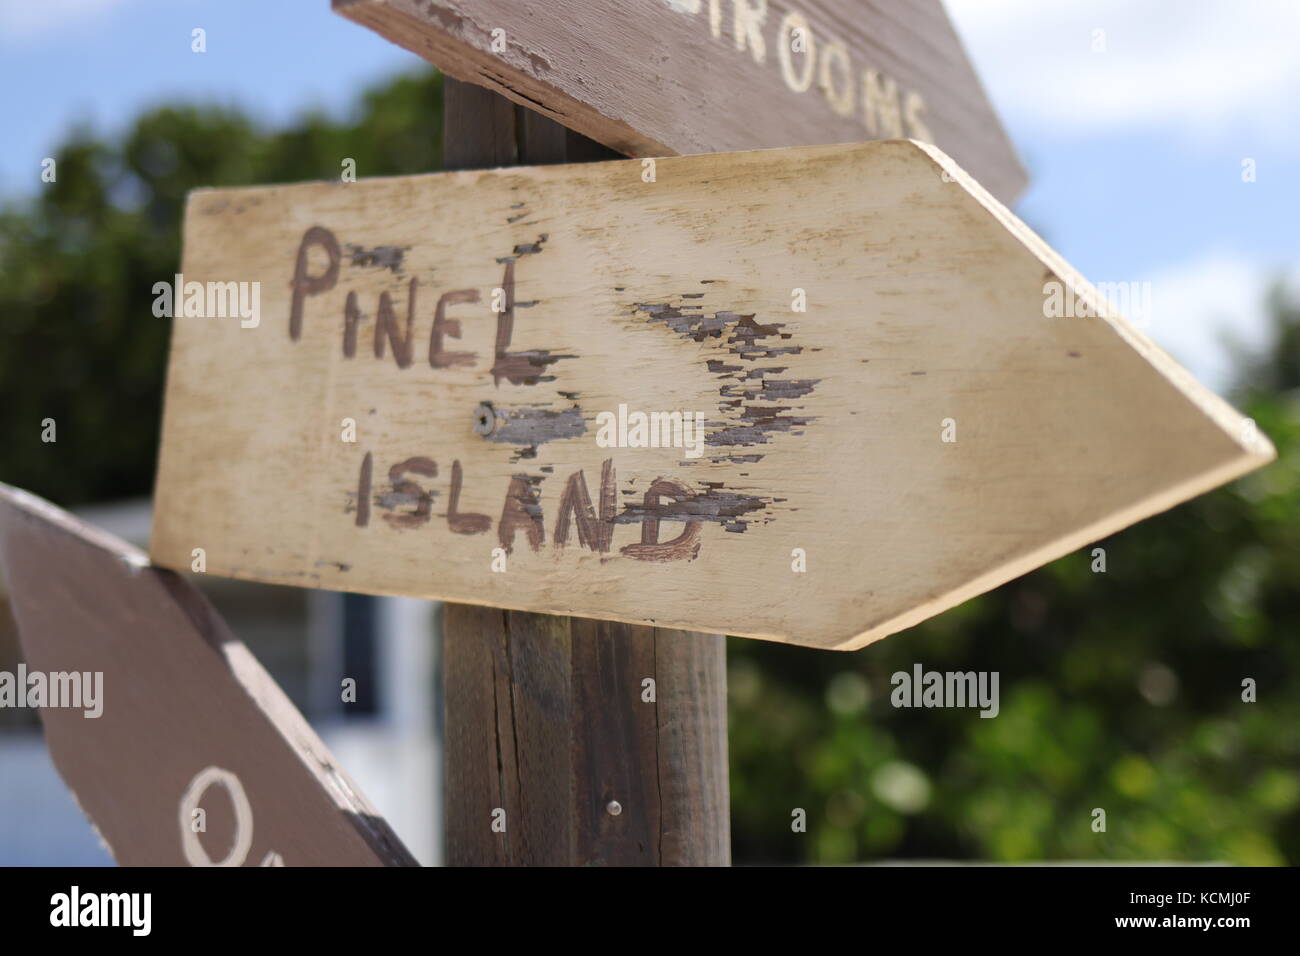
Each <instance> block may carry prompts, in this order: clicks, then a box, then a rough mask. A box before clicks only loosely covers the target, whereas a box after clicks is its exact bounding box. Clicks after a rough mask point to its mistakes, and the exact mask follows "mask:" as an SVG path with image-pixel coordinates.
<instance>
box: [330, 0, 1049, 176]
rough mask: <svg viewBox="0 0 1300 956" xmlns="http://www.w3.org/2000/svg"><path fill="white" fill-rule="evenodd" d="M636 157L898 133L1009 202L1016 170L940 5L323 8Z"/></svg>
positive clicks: (500, 3) (366, 3)
mask: <svg viewBox="0 0 1300 956" xmlns="http://www.w3.org/2000/svg"><path fill="white" fill-rule="evenodd" d="M333 6H334V9H335V10H336V11H337V12H339V13H341V14H343V15H344V16H345V17H348V18H349V19H351V20H354V21H356V22H357V23H361V24H363V25H365V26H367V27H370V28H371V29H373V30H375V31H377V32H378V33H380V34H382V35H383V36H385V37H387V38H388V39H389V40H392V41H393V42H394V43H398V44H400V45H401V46H404V47H406V48H407V49H408V50H411V51H413V52H415V53H417V54H419V55H420V56H422V57H424V58H425V59H427V60H429V61H430V62H432V63H433V64H435V65H436V66H437V67H438V68H439V69H441V70H443V71H444V72H445V73H447V74H448V75H450V76H453V77H455V78H456V79H459V80H465V81H467V82H472V83H478V84H480V85H482V86H486V87H488V88H489V89H493V90H496V91H497V92H498V93H501V94H503V95H505V96H507V97H509V98H510V99H512V100H514V101H515V102H516V103H519V104H520V105H522V106H527V107H529V108H530V109H533V110H537V111H539V112H541V113H544V114H546V115H547V116H549V117H551V118H552V119H554V120H558V121H559V122H560V123H562V124H564V125H565V126H567V127H569V128H570V129H572V130H576V131H577V132H579V133H582V134H583V135H584V136H589V137H591V138H592V139H594V140H597V141H598V142H601V143H604V144H605V145H606V146H610V147H612V148H614V149H616V150H618V151H619V152H622V153H626V154H628V155H631V156H664V155H672V154H676V153H705V152H719V151H722V150H736V149H754V148H762V147H771V146H803V145H810V146H811V145H816V144H819V143H846V142H857V141H859V140H866V139H902V138H904V137H906V138H908V139H916V140H923V141H925V142H930V143H936V144H937V145H939V146H940V147H941V148H943V149H944V150H945V151H947V152H948V153H949V154H950V155H951V156H952V157H953V158H955V159H956V160H957V161H958V162H959V163H961V164H962V166H964V167H965V168H966V169H968V170H969V171H970V172H971V174H972V175H973V176H975V178H976V179H978V180H979V181H980V182H981V183H982V184H983V185H984V186H985V188H987V189H988V190H989V191H990V192H991V193H993V194H994V195H995V196H997V197H998V198H999V199H1001V200H1002V201H1003V202H1011V201H1012V200H1013V199H1015V198H1016V196H1017V195H1018V194H1019V192H1020V190H1021V189H1023V188H1024V185H1025V174H1024V171H1023V170H1022V169H1021V167H1020V162H1019V160H1018V159H1017V158H1016V155H1015V151H1014V150H1013V149H1012V147H1011V144H1010V142H1009V141H1008V139H1007V135H1006V132H1005V131H1004V130H1003V128H1002V124H1001V122H1000V121H999V120H998V117H997V115H996V114H995V113H994V111H993V107H992V105H991V104H990V103H989V101H988V98H987V97H986V96H985V95H984V91H983V89H982V88H981V87H980V83H979V79H978V78H977V77H976V75H975V71H974V69H973V68H972V67H971V64H970V61H969V59H968V58H967V57H966V52H965V50H964V49H963V48H962V44H961V40H960V39H959V38H958V37H957V34H956V32H955V31H954V30H953V26H952V22H951V21H950V20H949V19H948V16H947V14H946V13H945V12H944V9H943V4H942V3H941V2H940V0H887V2H879V0H877V2H873V3H863V2H861V0H797V2H793V3H791V2H789V0H638V2H631V0H547V2H546V3H541V4H527V3H520V2H518V0H333Z"/></svg>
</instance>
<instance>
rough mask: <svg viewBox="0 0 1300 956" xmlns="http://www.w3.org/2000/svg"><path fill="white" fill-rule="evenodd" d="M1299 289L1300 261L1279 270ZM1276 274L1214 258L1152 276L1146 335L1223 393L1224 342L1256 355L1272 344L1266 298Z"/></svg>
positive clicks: (1226, 376) (1227, 373) (1226, 374)
mask: <svg viewBox="0 0 1300 956" xmlns="http://www.w3.org/2000/svg"><path fill="white" fill-rule="evenodd" d="M1278 272H1280V273H1282V275H1283V277H1284V279H1285V280H1286V281H1288V284H1289V286H1290V288H1291V289H1300V260H1297V261H1295V262H1293V263H1291V265H1290V268H1289V269H1279V270H1278ZM1278 272H1268V271H1266V270H1262V269H1261V268H1260V266H1259V263H1256V262H1251V261H1248V260H1246V259H1243V258H1240V257H1238V256H1235V255H1226V254H1220V253H1210V254H1206V255H1204V256H1200V257H1198V258H1196V259H1193V260H1189V261H1187V262H1182V263H1179V264H1177V265H1175V266H1171V267H1169V268H1168V269H1165V270H1163V271H1161V272H1160V273H1158V274H1157V275H1154V276H1152V277H1151V280H1150V281H1151V320H1150V321H1149V322H1146V323H1141V327H1142V330H1143V331H1144V332H1145V333H1146V334H1147V335H1149V336H1151V338H1153V339H1155V340H1156V342H1157V343H1159V345H1160V346H1161V348H1163V349H1164V350H1165V351H1166V352H1168V353H1169V354H1170V355H1172V356H1173V357H1174V358H1176V359H1177V360H1178V361H1179V362H1180V363H1182V365H1183V366H1184V367H1186V368H1187V370H1188V371H1190V372H1191V373H1192V374H1193V375H1195V376H1196V378H1197V379H1199V380H1200V381H1201V382H1203V383H1204V384H1205V385H1207V386H1209V387H1210V388H1212V389H1214V390H1216V391H1219V392H1222V391H1224V390H1225V389H1226V388H1227V387H1229V386H1230V385H1231V384H1232V380H1231V379H1232V371H1233V369H1232V354H1231V352H1230V351H1229V350H1228V348H1226V346H1225V337H1230V338H1231V339H1232V340H1233V341H1235V342H1237V343H1239V344H1240V345H1242V346H1245V347H1247V348H1249V349H1252V350H1257V349H1260V348H1262V347H1263V346H1264V345H1266V344H1267V341H1268V330H1269V323H1268V313H1267V311H1266V302H1265V296H1266V295H1267V292H1268V289H1269V286H1270V283H1271V282H1272V281H1273V280H1274V278H1276V277H1277V275H1278Z"/></svg>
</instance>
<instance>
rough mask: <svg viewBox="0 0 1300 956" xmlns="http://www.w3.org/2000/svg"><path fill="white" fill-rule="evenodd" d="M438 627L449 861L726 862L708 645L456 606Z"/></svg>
mask: <svg viewBox="0 0 1300 956" xmlns="http://www.w3.org/2000/svg"><path fill="white" fill-rule="evenodd" d="M444 629H445V631H446V633H447V654H446V657H445V675H446V677H445V680H446V700H447V709H446V724H445V725H446V728H447V737H446V747H447V821H448V826H447V860H448V862H449V863H450V864H452V865H454V866H464V865H512V866H638V865H639V866H683V865H691V866H705V865H719V864H722V865H725V864H726V863H727V862H729V860H730V852H731V851H730V844H731V837H730V826H729V820H728V812H729V808H728V803H727V793H728V787H727V746H726V741H727V737H726V693H725V688H726V674H725V672H724V662H725V651H724V642H723V638H722V637H720V636H718V635H708V634H687V633H683V632H677V631H668V630H664V629H659V628H650V627H638V626H635V625H628V624H618V623H613V622H606V621H592V620H585V619H582V618H571V617H562V616H553V615H546V614H530V613H525V612H518V611H500V610H496V609H494V608H485V607H475V606H472V605H461V604H450V605H448V606H447V612H446V617H445V619H444ZM647 678H648V679H649V680H651V681H653V684H651V685H646V684H644V683H643V682H644V681H645V680H646V679H647ZM484 687H486V688H488V689H489V691H490V692H486V693H485V692H484ZM651 692H653V697H651V696H650V695H651ZM611 803H617V805H618V808H617V809H618V812H617V813H611V812H610V805H611ZM498 810H499V811H502V812H503V814H504V816H502V817H499V818H497V820H498V821H499V824H498V825H499V827H500V828H499V829H493V826H492V824H493V822H494V817H493V813H494V812H495V811H498Z"/></svg>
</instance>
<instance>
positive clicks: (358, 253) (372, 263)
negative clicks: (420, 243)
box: [347, 243, 410, 275]
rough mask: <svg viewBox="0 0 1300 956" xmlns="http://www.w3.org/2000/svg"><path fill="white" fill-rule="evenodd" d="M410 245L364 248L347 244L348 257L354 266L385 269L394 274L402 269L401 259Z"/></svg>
mask: <svg viewBox="0 0 1300 956" xmlns="http://www.w3.org/2000/svg"><path fill="white" fill-rule="evenodd" d="M409 249H410V246H375V247H374V248H373V249H366V248H363V247H362V246H357V245H353V244H352V243H348V244H347V250H348V252H347V254H348V258H349V259H350V260H351V264H352V266H353V267H354V268H359V269H387V270H389V271H390V272H392V273H393V274H394V275H396V274H397V273H399V272H401V271H402V260H403V259H405V258H406V253H407V250H409Z"/></svg>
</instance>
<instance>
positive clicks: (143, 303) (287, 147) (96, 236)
mask: <svg viewBox="0 0 1300 956" xmlns="http://www.w3.org/2000/svg"><path fill="white" fill-rule="evenodd" d="M441 138H442V93H441V81H440V78H439V76H438V75H437V74H435V73H432V72H430V73H427V74H424V75H421V76H418V77H408V78H401V79H398V80H395V81H393V82H391V83H389V84H387V85H386V86H384V87H383V88H381V89H377V90H374V91H372V92H370V93H367V94H366V95H365V96H364V98H363V103H362V108H361V109H360V110H359V111H358V115H357V117H356V118H355V119H345V120H341V121H332V120H330V119H328V118H326V117H323V116H309V117H307V118H305V119H304V120H302V121H301V122H299V123H297V124H296V125H294V126H293V127H291V128H289V129H285V130H281V131H275V132H270V131H265V130H260V129H258V128H256V127H255V126H254V125H253V124H252V123H250V122H249V120H248V119H246V118H245V117H244V116H242V115H241V114H239V113H237V112H233V111H230V110H226V109H220V108H215V107H193V106H175V107H165V108H161V109H156V110H153V111H151V112H149V113H146V114H145V115H143V116H141V117H140V118H139V119H138V120H137V121H136V123H135V124H134V126H133V127H132V128H131V129H130V130H128V131H127V132H126V133H125V134H124V135H122V136H121V137H119V138H117V139H114V140H111V141H109V140H105V139H102V138H99V137H97V136H95V135H94V134H93V133H92V132H91V131H89V130H85V129H81V130H77V131H74V132H73V133H72V135H71V136H70V137H69V140H68V142H67V143H66V145H64V146H63V148H62V149H60V150H58V151H57V152H56V153H55V160H56V162H57V167H56V168H57V178H56V180H55V182H53V183H49V184H45V185H43V187H42V191H41V193H40V194H39V196H38V198H37V199H36V200H35V201H34V202H33V203H30V204H25V205H23V206H21V207H19V208H9V209H6V210H4V211H2V212H0V434H3V435H4V436H5V442H6V447H5V450H4V453H3V455H0V480H2V481H6V482H9V483H10V484H14V485H18V486H20V487H23V488H27V489H28V490H30V491H33V492H35V493H37V494H40V495H43V496H44V497H47V498H50V499H52V500H53V501H56V502H58V503H59V504H63V505H76V504H80V503H83V502H87V501H94V500H100V499H108V498H123V497H129V496H135V495H147V494H148V493H149V491H150V490H151V488H152V486H153V471H154V464H155V459H156V452H157V441H158V428H159V422H160V413H161V409H162V390H163V376H164V373H165V368H166V354H167V335H168V328H169V325H170V320H168V319H159V318H155V317H154V315H153V312H152V305H153V292H152V289H153V284H154V283H155V282H166V281H170V280H171V277H172V276H173V275H174V274H175V273H176V272H178V271H179V269H180V223H181V216H182V213H183V211H184V206H185V197H186V195H187V193H188V192H189V191H190V190H191V189H196V188H199V187H203V186H245V185H256V184H260V183H278V182H296V181H301V180H309V179H338V177H339V175H340V172H341V171H342V166H341V164H342V162H343V160H344V159H345V158H352V159H354V160H355V161H356V170H357V175H358V176H387V175H395V174H399V173H417V172H429V171H431V170H436V169H437V168H438V166H439V165H440V162H441ZM46 418H52V419H54V420H55V422H56V423H57V425H56V427H57V430H58V431H57V436H58V441H57V442H54V443H45V442H42V441H41V431H42V428H41V422H42V421H43V420H44V419H46Z"/></svg>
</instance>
